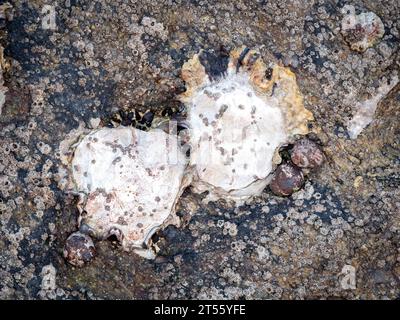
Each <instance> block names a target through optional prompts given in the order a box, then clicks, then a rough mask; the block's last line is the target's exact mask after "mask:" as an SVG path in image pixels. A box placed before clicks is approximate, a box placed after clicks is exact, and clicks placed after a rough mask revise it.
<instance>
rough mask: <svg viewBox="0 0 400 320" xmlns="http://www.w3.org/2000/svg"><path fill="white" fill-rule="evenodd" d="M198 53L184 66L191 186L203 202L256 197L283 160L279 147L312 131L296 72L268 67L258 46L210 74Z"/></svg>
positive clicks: (235, 55) (238, 52)
mask: <svg viewBox="0 0 400 320" xmlns="http://www.w3.org/2000/svg"><path fill="white" fill-rule="evenodd" d="M201 54H202V53H200V54H198V55H195V56H194V57H193V58H192V59H191V60H189V61H188V62H186V63H185V64H184V65H183V68H182V77H183V79H184V80H185V82H186V84H187V90H186V92H185V93H183V94H182V95H181V97H180V99H181V100H182V101H183V102H184V103H185V104H186V105H187V108H188V119H187V123H188V125H189V129H190V143H191V157H190V165H191V167H192V168H193V170H194V180H193V182H192V186H193V190H194V191H196V192H198V193H202V192H204V191H209V194H208V196H207V198H206V200H216V199H218V198H224V199H230V200H234V201H235V202H237V203H240V202H243V201H244V200H246V199H248V198H250V197H252V196H255V195H258V194H260V193H261V192H262V190H263V189H264V188H265V187H266V185H267V184H268V182H269V180H270V177H269V175H270V173H271V172H272V170H273V169H274V165H275V164H277V163H279V162H280V159H279V156H278V154H277V151H278V149H279V147H280V146H281V145H283V144H285V143H288V142H289V141H291V140H292V139H293V138H294V136H295V135H298V134H306V133H308V127H307V121H308V120H312V119H313V116H312V114H311V112H310V111H308V110H307V109H305V108H304V106H303V100H302V96H301V94H300V91H299V89H298V86H297V83H296V77H295V75H294V74H293V72H291V71H290V70H289V69H288V68H284V67H281V66H279V65H277V64H271V65H270V66H267V65H265V64H264V62H263V61H262V60H261V59H260V58H259V54H258V53H257V52H256V51H254V50H248V49H246V48H241V49H239V50H235V51H233V52H232V53H231V55H230V59H229V63H228V65H227V69H226V71H225V72H223V73H222V74H221V76H220V77H218V78H216V79H215V78H212V77H208V75H207V73H206V69H205V67H204V65H203V64H202V57H201Z"/></svg>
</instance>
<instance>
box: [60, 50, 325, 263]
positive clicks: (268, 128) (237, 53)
mask: <svg viewBox="0 0 400 320" xmlns="http://www.w3.org/2000/svg"><path fill="white" fill-rule="evenodd" d="M206 58H207V56H205V54H204V53H203V52H201V53H199V54H196V55H195V56H194V57H193V58H192V59H191V60H189V61H188V62H186V63H185V64H184V65H183V67H182V78H183V80H184V81H185V82H186V86H187V90H186V92H184V93H183V94H182V95H181V96H180V97H179V99H180V100H181V101H182V102H183V103H184V104H185V105H186V108H187V116H186V119H185V120H184V123H181V124H180V125H181V126H183V127H184V128H185V129H184V130H183V131H181V132H180V134H179V135H178V134H177V131H178V130H166V126H165V122H159V124H161V126H159V127H158V128H155V127H152V128H151V129H149V130H147V131H144V130H139V129H137V128H134V127H118V128H106V127H104V128H100V129H97V130H94V131H92V132H90V133H88V134H87V135H85V136H83V137H81V138H80V139H79V141H78V142H77V143H76V144H75V145H74V146H73V158H72V160H71V173H72V174H71V177H72V185H71V189H72V190H73V191H74V192H75V193H77V194H79V196H80V201H79V205H78V208H79V211H80V218H79V226H80V235H82V234H85V235H91V236H94V237H96V238H99V239H104V238H107V237H110V236H112V235H113V236H115V237H116V238H117V239H118V240H119V242H120V243H121V245H122V247H123V248H124V249H125V250H133V251H134V252H135V253H138V254H140V255H142V256H144V257H146V258H154V256H155V253H156V251H157V248H155V246H154V245H152V244H151V237H152V235H153V234H154V233H155V232H156V231H157V230H159V229H162V228H164V227H165V226H167V225H169V224H175V225H177V226H179V219H178V218H177V217H176V215H175V205H176V203H177V200H178V199H179V197H180V195H181V193H182V191H183V190H184V188H186V187H187V186H189V185H191V187H192V190H193V191H194V192H195V193H207V196H206V197H205V199H204V200H205V201H210V200H218V199H225V200H227V201H228V202H230V201H231V202H234V203H236V205H239V204H242V203H243V202H244V201H246V200H247V199H249V198H251V197H254V196H256V195H259V194H260V193H261V192H262V191H263V190H264V189H265V187H266V186H267V185H268V184H269V183H270V182H271V180H272V183H271V190H272V191H273V192H274V193H275V194H278V195H281V196H285V195H289V194H291V193H292V192H293V191H295V190H297V189H298V188H300V187H301V185H302V183H303V174H302V171H301V170H300V169H299V168H302V167H315V166H319V165H320V164H321V163H322V161H323V154H322V152H321V151H320V149H319V148H318V146H317V145H316V144H314V143H312V142H310V141H309V140H302V141H303V142H301V143H297V144H295V146H294V148H293V150H292V160H291V161H290V163H284V164H281V163H282V158H281V156H280V154H279V150H280V148H281V147H282V146H287V145H291V144H293V143H294V142H295V141H296V140H298V137H299V136H303V135H306V134H307V133H308V132H309V128H308V121H310V120H313V116H312V114H311V112H310V111H308V110H307V109H305V108H304V106H303V100H302V96H301V94H300V91H299V89H298V86H297V83H296V78H295V75H294V74H293V73H292V72H291V71H290V70H289V69H287V68H284V67H282V66H280V65H278V64H273V63H271V64H270V65H266V64H265V63H264V62H263V61H262V60H261V59H260V58H259V54H258V53H257V52H256V51H254V50H249V49H247V48H241V49H238V50H234V51H232V52H231V54H230V57H229V59H227V60H226V65H225V66H223V67H221V64H218V68H214V69H213V66H212V65H211V66H210V65H208V64H207V59H206ZM209 61H212V60H209ZM167 123H168V127H173V124H172V121H169V122H167ZM171 124H172V125H171ZM165 131H167V132H165ZM189 149H190V154H189V156H187V153H189V152H187V151H188V150H189ZM279 164H281V165H280V166H279V167H278V169H277V170H276V172H275V175H274V174H273V171H274V170H275V169H276V167H277V166H278V165H279ZM70 238H71V239H73V240H74V242H73V245H69V246H68V249H66V250H65V256H66V258H67V259H68V260H69V261H70V263H72V264H74V265H77V266H80V265H82V264H83V262H82V259H80V257H83V256H84V252H82V248H90V250H92V247H93V246H92V245H88V246H82V245H81V244H79V241H76V240H77V239H78V238H79V237H70ZM80 238H81V239H83V240H84V241H85V242H88V241H89V240H88V239H87V238H85V237H82V236H81V237H80ZM67 245H68V241H67ZM74 246H76V247H77V248H79V254H74V250H73V248H74ZM83 251H84V250H83ZM91 253H92V252H90V254H89V255H86V257H88V256H92V254H91ZM71 257H72V258H71Z"/></svg>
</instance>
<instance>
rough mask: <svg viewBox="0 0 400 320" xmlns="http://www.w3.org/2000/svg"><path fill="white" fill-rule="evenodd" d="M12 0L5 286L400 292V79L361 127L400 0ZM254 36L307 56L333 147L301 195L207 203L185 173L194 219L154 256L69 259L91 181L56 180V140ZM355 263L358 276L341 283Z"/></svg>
mask: <svg viewBox="0 0 400 320" xmlns="http://www.w3.org/2000/svg"><path fill="white" fill-rule="evenodd" d="M10 3H11V4H12V6H13V8H12V9H7V11H8V13H7V14H6V15H5V14H4V15H3V14H2V15H0V28H1V30H0V42H1V45H2V46H3V47H4V56H5V59H6V60H7V61H9V62H10V67H9V68H6V69H5V70H3V71H4V82H5V83H4V86H5V87H7V88H8V91H7V93H6V99H5V104H4V105H3V108H2V113H1V115H0V128H1V130H0V148H1V152H0V298H2V299H11V298H17V299H21V298H35V299H37V298H49V299H78V298H79V299H97V298H132V299H133V298H135V299H143V298H246V299H258V298H276V299H279V298H289V299H294V298H305V299H307V298H326V299H328V298H348V299H360V298H373V299H385V298H390V299H394V298H399V296H400V289H399V288H400V286H399V281H400V280H399V277H400V251H399V243H400V230H399V228H400V216H399V212H400V202H399V193H400V192H399V185H400V178H399V164H400V145H399V133H400V125H399V121H398V119H399V116H400V111H399V103H400V93H399V88H400V86H399V84H397V85H395V86H394V87H393V88H392V89H391V90H390V92H387V93H385V95H384V96H383V97H381V98H380V99H379V101H378V102H377V107H376V110H374V111H375V112H374V114H373V119H372V120H371V122H370V123H369V125H368V126H366V127H365V128H364V129H363V130H362V131H361V133H360V134H359V135H358V136H357V138H356V139H350V137H349V135H348V132H347V124H348V123H349V121H350V120H351V119H352V117H353V116H354V115H355V114H356V113H357V112H358V106H359V105H360V102H362V101H370V100H371V99H373V97H375V96H376V95H377V94H378V95H379V94H380V90H379V88H381V87H382V85H384V82H385V81H387V79H390V78H392V77H393V76H395V75H397V76H398V72H399V71H398V70H399V67H400V65H399V61H400V59H399V57H400V54H399V37H400V25H399V21H398V17H399V15H400V6H399V4H398V2H397V1H391V0H384V1H372V0H354V1H351V3H350V1H343V0H318V1H305V0H304V1H301V0H286V1H284V0H277V1H247V0H238V1H235V2H232V1H218V2H215V1H208V0H203V1H196V0H195V1H183V0H174V1H166V0H165V1H164V0H162V1H147V0H145V1H135V0H131V1H122V0H116V1H112V2H110V1H87V0H82V1H78V0H67V1H64V0H62V1H53V2H52V3H53V4H54V6H53V7H52V6H50V7H48V6H47V7H45V5H46V4H47V3H48V2H47V1H38V0H30V1H10ZM347 4H351V5H353V6H354V7H355V10H356V14H359V13H361V12H374V13H375V14H376V15H377V16H378V17H379V18H380V19H381V21H382V23H383V25H384V28H385V29H384V31H385V32H384V34H383V36H382V37H381V38H379V39H378V40H377V41H376V43H374V45H372V46H371V47H369V48H368V49H367V50H365V51H364V52H357V51H354V50H352V49H351V48H350V47H349V44H348V39H347V40H346V39H345V38H344V36H343V34H342V32H341V21H342V19H343V13H342V11H341V8H343V6H344V5H347ZM43 9H44V10H43ZM10 10H11V11H10ZM53 13H54V16H52V14H53ZM242 45H246V46H248V47H251V48H259V50H260V52H261V56H262V59H263V60H264V61H269V60H275V59H276V60H279V61H280V62H281V63H282V64H284V65H285V66H288V67H290V68H291V69H292V70H293V72H294V73H295V74H296V77H297V82H298V84H299V86H300V91H301V93H302V95H303V97H304V103H305V106H306V107H307V108H308V109H309V110H310V111H312V113H313V114H314V117H315V125H316V126H318V127H319V128H320V132H319V133H318V134H317V136H316V137H314V138H315V139H319V140H320V144H321V145H322V146H323V151H324V152H325V154H326V156H327V160H326V162H325V164H324V165H323V166H322V167H321V168H319V169H318V170H317V171H315V172H313V173H310V174H309V175H308V176H307V181H306V184H305V187H304V189H302V190H300V191H299V192H296V193H294V194H293V195H292V196H290V197H287V198H280V197H276V196H273V195H272V193H271V192H270V191H268V190H264V192H263V193H262V195H261V196H260V197H258V198H256V199H254V200H252V201H251V202H249V203H247V204H245V205H243V206H241V207H239V208H232V207H230V206H228V205H227V204H226V203H225V202H224V201H219V202H210V203H209V204H208V205H204V204H203V203H202V202H201V199H200V197H199V196H198V195H194V194H192V193H191V192H190V190H188V191H187V192H185V193H184V195H183V197H182V198H181V200H180V201H179V203H178V215H179V216H180V217H182V220H183V222H184V223H185V226H184V227H182V228H179V229H177V228H175V227H173V226H170V227H168V228H167V229H165V230H164V231H163V232H161V233H159V234H157V235H156V236H155V239H154V241H156V242H157V245H158V247H159V248H160V252H159V255H158V257H157V258H156V259H155V260H154V261H147V260H145V259H143V258H141V257H138V256H136V255H133V254H129V253H126V252H124V251H123V250H122V248H121V247H119V246H116V245H114V243H113V242H99V243H95V245H96V249H97V256H96V258H95V259H94V260H93V261H92V262H91V263H89V264H88V265H87V266H85V267H84V268H82V269H76V268H73V267H71V266H70V265H68V264H67V262H66V261H65V260H64V258H63V246H64V243H65V240H66V239H67V237H68V235H69V234H70V233H71V232H73V231H75V230H76V228H77V226H76V223H77V209H76V201H77V199H76V198H74V197H72V196H66V195H65V193H64V192H62V191H61V189H60V184H62V183H63V180H62V177H63V173H62V172H60V167H61V166H60V163H61V154H60V153H59V151H58V148H59V144H60V142H61V141H63V140H64V139H65V138H66V137H67V135H68V133H70V132H71V130H78V131H79V130H86V129H89V128H92V127H93V126H95V125H96V124H97V123H98V121H102V120H103V119H105V118H107V117H109V116H110V115H111V114H113V113H114V112H116V111H117V110H119V109H123V108H132V109H135V110H137V111H138V112H144V111H146V110H147V109H149V108H152V109H154V110H158V111H161V110H163V109H165V108H168V107H170V106H176V105H177V101H176V100H175V99H176V96H177V95H178V94H180V93H182V92H183V91H184V90H185V88H184V86H183V85H184V82H183V80H182V79H181V78H180V77H179V75H180V71H181V67H182V65H183V63H184V62H185V61H187V60H188V59H190V58H191V57H192V56H193V55H194V54H195V53H197V52H199V50H200V49H205V50H207V49H208V50H214V51H218V50H220V48H221V47H222V48H226V49H230V48H234V47H240V46H242ZM386 85H387V83H386ZM361 105H362V103H361ZM369 118H370V117H369ZM349 265H351V266H353V267H354V268H355V271H356V273H355V278H354V280H355V288H354V287H353V286H347V285H343V284H344V283H346V281H347V280H348V279H349V278H348V277H349V276H351V275H349V274H346V272H344V273H342V270H351V268H348V267H345V266H349ZM344 267H345V268H344ZM349 281H350V280H349ZM346 288H347V289H346ZM351 288H353V289H351Z"/></svg>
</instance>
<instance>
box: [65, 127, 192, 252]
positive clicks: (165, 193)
mask: <svg viewBox="0 0 400 320" xmlns="http://www.w3.org/2000/svg"><path fill="white" fill-rule="evenodd" d="M185 167H186V160H185V157H184V155H183V154H182V152H181V151H180V149H179V148H178V143H177V139H176V137H175V138H174V137H172V136H170V135H168V134H166V133H165V132H163V131H161V130H157V129H155V130H151V131H149V132H145V131H141V130H138V129H135V128H131V127H119V128H102V129H99V130H95V131H92V132H91V133H89V134H88V135H86V136H85V137H84V138H83V139H82V140H81V141H80V143H79V144H78V145H77V147H76V149H75V153H74V158H73V160H72V177H73V180H74V185H75V191H77V192H79V193H80V194H81V195H82V197H81V203H80V205H79V207H80V210H81V219H80V220H81V223H84V224H85V225H86V226H87V227H89V228H90V229H91V230H92V231H93V232H94V234H95V235H96V236H97V237H99V238H105V237H107V236H109V235H110V233H111V234H116V235H117V237H119V239H120V241H121V243H122V246H123V248H124V249H126V250H129V249H134V251H135V252H136V253H139V254H141V255H143V256H145V257H147V258H152V257H153V252H152V251H151V250H150V249H149V250H146V245H148V243H149V240H150V237H151V236H152V235H153V233H154V232H155V231H156V230H157V229H158V228H160V227H161V226H163V225H167V224H170V223H174V224H178V222H179V221H178V220H177V219H176V218H175V212H174V210H175V204H176V201H177V199H178V198H179V196H180V194H181V191H182V190H183V188H184V187H185V185H186V183H185V182H184V181H183V176H184V171H185Z"/></svg>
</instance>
